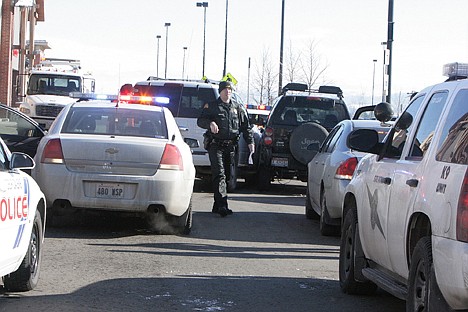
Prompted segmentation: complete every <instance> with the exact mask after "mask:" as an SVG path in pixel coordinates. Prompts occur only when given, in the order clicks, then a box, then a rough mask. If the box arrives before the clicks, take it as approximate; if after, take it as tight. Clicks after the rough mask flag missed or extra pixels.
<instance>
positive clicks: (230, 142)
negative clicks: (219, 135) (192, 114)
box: [213, 139, 235, 146]
mask: <svg viewBox="0 0 468 312" xmlns="http://www.w3.org/2000/svg"><path fill="white" fill-rule="evenodd" d="M213 142H214V143H215V144H216V145H218V146H231V145H234V144H235V142H234V141H233V140H218V139H214V140H213Z"/></svg>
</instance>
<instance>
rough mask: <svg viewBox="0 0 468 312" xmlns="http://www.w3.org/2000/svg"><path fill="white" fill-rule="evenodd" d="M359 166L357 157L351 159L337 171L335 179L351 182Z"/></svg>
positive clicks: (343, 163)
mask: <svg viewBox="0 0 468 312" xmlns="http://www.w3.org/2000/svg"><path fill="white" fill-rule="evenodd" d="M357 164H358V159H357V158H356V157H351V158H348V159H346V160H345V161H344V162H342V163H341V165H340V166H339V167H338V168H337V169H336V173H335V178H337V179H341V180H351V178H352V177H353V173H354V170H355V169H356V166H357Z"/></svg>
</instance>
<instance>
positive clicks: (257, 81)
mask: <svg viewBox="0 0 468 312" xmlns="http://www.w3.org/2000/svg"><path fill="white" fill-rule="evenodd" d="M255 68H256V72H255V77H254V82H253V88H254V90H255V91H256V92H257V97H256V96H254V100H255V102H256V103H257V104H271V102H272V101H273V99H274V98H275V96H276V94H275V93H274V87H273V86H274V85H276V83H277V78H278V74H277V73H276V72H275V71H274V69H273V65H272V62H271V56H270V52H269V50H265V49H264V50H263V53H262V61H261V62H260V64H259V65H256V66H255Z"/></svg>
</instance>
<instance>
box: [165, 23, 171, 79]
mask: <svg viewBox="0 0 468 312" xmlns="http://www.w3.org/2000/svg"><path fill="white" fill-rule="evenodd" d="M169 26H171V23H165V24H164V27H166V61H165V63H166V64H165V68H164V79H166V78H167V37H168V34H169Z"/></svg>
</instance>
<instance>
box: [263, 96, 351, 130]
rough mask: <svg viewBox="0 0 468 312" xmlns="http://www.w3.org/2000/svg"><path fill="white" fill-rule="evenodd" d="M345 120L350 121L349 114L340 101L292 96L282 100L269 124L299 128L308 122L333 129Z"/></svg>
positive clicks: (274, 109)
mask: <svg viewBox="0 0 468 312" xmlns="http://www.w3.org/2000/svg"><path fill="white" fill-rule="evenodd" d="M345 119H349V113H348V110H347V109H346V106H345V105H344V104H343V103H342V102H340V101H335V100H332V99H325V98H317V97H305V96H301V97H300V96H297V97H296V96H290V97H284V98H282V99H281V100H280V101H279V102H278V104H277V105H276V106H275V107H274V108H273V111H272V113H271V114H270V121H269V123H273V124H279V125H292V126H298V125H301V124H303V123H307V122H315V123H318V124H320V125H322V126H323V127H325V128H326V129H331V128H333V127H334V126H335V125H336V124H337V123H338V122H340V121H342V120H345Z"/></svg>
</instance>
